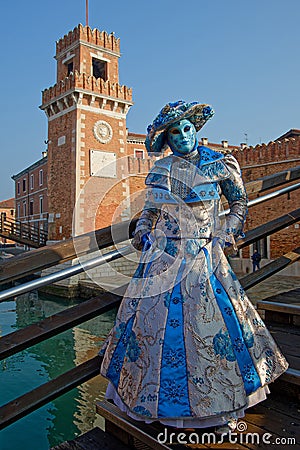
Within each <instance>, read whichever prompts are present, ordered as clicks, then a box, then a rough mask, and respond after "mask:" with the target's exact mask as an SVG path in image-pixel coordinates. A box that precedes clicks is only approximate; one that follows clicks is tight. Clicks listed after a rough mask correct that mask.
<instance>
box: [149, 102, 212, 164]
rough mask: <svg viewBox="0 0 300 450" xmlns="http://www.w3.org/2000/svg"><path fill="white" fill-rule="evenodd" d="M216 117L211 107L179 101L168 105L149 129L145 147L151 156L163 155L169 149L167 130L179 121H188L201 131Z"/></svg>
mask: <svg viewBox="0 0 300 450" xmlns="http://www.w3.org/2000/svg"><path fill="white" fill-rule="evenodd" d="M213 115H214V111H213V109H212V107H211V106H209V105H206V104H200V103H198V102H191V103H187V102H185V101H183V100H179V101H177V102H174V103H167V104H166V106H164V107H163V108H162V110H161V111H160V112H159V114H158V116H157V117H156V118H155V119H154V121H153V123H152V124H150V125H149V126H148V127H147V137H146V140H145V146H146V149H147V151H148V153H149V154H150V155H156V156H157V155H161V154H162V153H163V152H164V151H165V150H166V149H167V147H168V144H167V140H166V130H167V129H168V128H169V126H170V125H172V124H173V123H174V122H178V120H182V119H188V120H189V121H190V122H192V124H193V125H194V126H195V128H196V131H199V130H200V129H201V128H202V127H203V126H204V125H205V123H206V122H207V121H208V120H209V119H210V118H211V117H212V116H213Z"/></svg>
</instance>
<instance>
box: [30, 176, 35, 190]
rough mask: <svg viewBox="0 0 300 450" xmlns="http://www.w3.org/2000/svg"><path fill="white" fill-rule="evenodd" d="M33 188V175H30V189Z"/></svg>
mask: <svg viewBox="0 0 300 450" xmlns="http://www.w3.org/2000/svg"><path fill="white" fill-rule="evenodd" d="M33 188H34V175H33V174H32V175H30V189H31V190H32V189H33Z"/></svg>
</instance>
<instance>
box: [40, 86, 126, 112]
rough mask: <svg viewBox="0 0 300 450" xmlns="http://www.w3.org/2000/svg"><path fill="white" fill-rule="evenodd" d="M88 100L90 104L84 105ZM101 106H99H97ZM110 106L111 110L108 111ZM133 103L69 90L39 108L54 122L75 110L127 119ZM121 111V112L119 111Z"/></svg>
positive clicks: (88, 92) (84, 91) (82, 90)
mask: <svg viewBox="0 0 300 450" xmlns="http://www.w3.org/2000/svg"><path fill="white" fill-rule="evenodd" d="M84 97H85V98H86V99H87V100H88V104H83V103H82V100H83V98H84ZM97 105H99V106H97ZM107 105H109V106H110V109H106V106H107ZM132 105H133V102H131V101H129V100H125V99H120V98H116V97H112V96H109V95H105V94H98V93H97V94H96V93H94V92H90V91H86V90H85V89H80V88H77V89H69V90H68V91H66V92H64V93H63V94H61V95H58V96H57V97H54V98H52V99H51V100H50V101H49V102H46V103H43V104H42V105H40V106H39V108H40V109H42V110H43V111H45V113H46V115H47V117H48V118H49V119H50V118H51V119H52V120H53V118H57V117H59V116H61V115H64V114H66V113H68V112H70V111H72V110H73V109H75V108H76V107H77V108H81V109H91V110H93V111H95V112H102V113H103V114H106V115H108V116H114V117H115V116H118V117H122V118H123V117H125V116H126V114H127V113H128V111H129V108H130V106H132ZM118 108H119V109H121V112H120V111H117V110H118Z"/></svg>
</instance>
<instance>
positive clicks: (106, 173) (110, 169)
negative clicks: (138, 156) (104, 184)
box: [90, 150, 117, 178]
mask: <svg viewBox="0 0 300 450" xmlns="http://www.w3.org/2000/svg"><path fill="white" fill-rule="evenodd" d="M90 167H91V176H92V177H103V178H117V158H116V154H115V153H112V152H102V151H99V150H91V151H90Z"/></svg>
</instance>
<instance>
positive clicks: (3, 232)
mask: <svg viewBox="0 0 300 450" xmlns="http://www.w3.org/2000/svg"><path fill="white" fill-rule="evenodd" d="M0 236H1V237H4V238H6V239H10V240H11V241H14V242H17V243H18V244H23V245H27V246H28V247H32V248H38V247H43V246H44V245H46V242H47V239H48V233H47V232H46V231H44V230H41V229H40V228H36V227H34V226H32V225H30V224H28V223H26V222H21V221H20V220H16V219H13V218H8V217H7V216H6V214H5V213H1V216H0Z"/></svg>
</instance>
